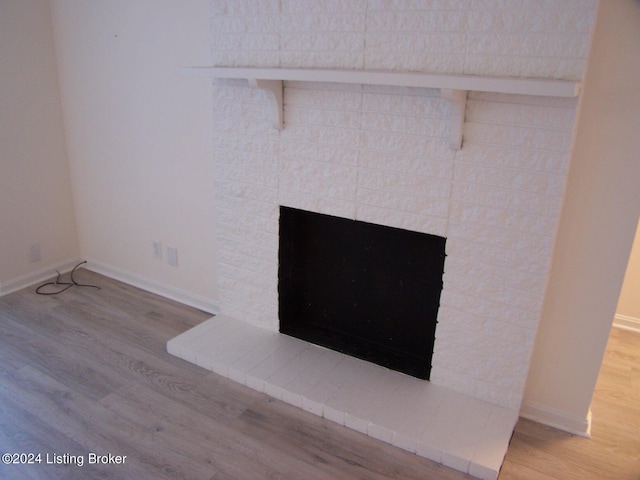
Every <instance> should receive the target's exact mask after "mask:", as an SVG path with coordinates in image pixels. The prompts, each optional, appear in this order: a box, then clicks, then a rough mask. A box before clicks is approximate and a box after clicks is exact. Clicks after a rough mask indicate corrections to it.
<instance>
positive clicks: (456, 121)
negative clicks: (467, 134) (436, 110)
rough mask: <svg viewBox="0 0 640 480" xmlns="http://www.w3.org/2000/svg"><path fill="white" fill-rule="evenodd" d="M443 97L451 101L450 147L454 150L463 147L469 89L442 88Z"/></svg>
mask: <svg viewBox="0 0 640 480" xmlns="http://www.w3.org/2000/svg"><path fill="white" fill-rule="evenodd" d="M440 95H442V98H444V99H446V100H448V101H449V147H450V148H452V149H454V150H460V149H461V148H462V129H463V127H464V116H465V111H466V109H467V90H450V89H446V88H443V89H441V90H440Z"/></svg>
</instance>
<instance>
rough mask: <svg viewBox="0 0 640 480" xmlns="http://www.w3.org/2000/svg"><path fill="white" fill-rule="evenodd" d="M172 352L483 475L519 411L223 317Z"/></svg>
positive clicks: (500, 455) (491, 471) (500, 453)
mask: <svg viewBox="0 0 640 480" xmlns="http://www.w3.org/2000/svg"><path fill="white" fill-rule="evenodd" d="M167 351H168V352H169V353H171V354H172V355H175V356H177V357H179V358H182V359H184V360H187V361H189V362H191V363H195V364H197V365H199V366H201V367H203V368H206V369H208V370H210V371H213V372H215V373H217V374H219V375H222V376H224V377H227V378H230V379H231V380H234V381H236V382H238V383H241V384H243V385H246V386H248V387H250V388H252V389H254V390H257V391H260V392H264V393H267V394H268V395H270V396H272V397H275V398H278V399H280V400H283V401H285V402H287V403H290V404H292V405H295V406H297V407H299V408H303V409H304V410H307V411H309V412H311V413H314V414H316V415H319V416H322V417H324V418H327V419H328V420H331V421H334V422H336V423H339V424H341V425H345V426H346V427H349V428H352V429H354V430H357V431H359V432H361V433H364V434H367V435H369V436H371V437H374V438H376V439H378V440H381V441H384V442H387V443H390V444H393V445H395V446H397V447H399V448H402V449H404V450H408V451H410V452H413V453H416V454H418V455H420V456H423V457H426V458H429V459H431V460H434V461H436V462H439V463H442V464H444V465H446V466H448V467H451V468H454V469H456V470H460V471H463V472H466V473H469V474H470V475H472V476H475V477H478V478H482V479H492V480H493V479H495V478H497V476H498V472H499V470H500V466H501V465H502V461H503V459H504V455H505V453H506V451H507V447H508V444H509V440H510V438H511V435H512V432H513V429H514V427H515V423H516V421H517V420H518V412H516V411H513V410H510V409H507V408H504V407H500V406H497V405H493V404H490V403H488V402H484V401H482V400H478V399H475V398H472V397H469V396H466V395H462V394H460V393H457V392H453V391H451V390H449V389H447V388H444V387H441V386H438V385H435V384H433V383H430V382H426V381H424V380H418V379H415V378H413V377H409V376H407V375H404V374H401V373H398V372H395V371H392V370H388V369H386V368H383V367H380V366H378V365H374V364H371V363H367V362H364V361H361V360H358V359H356V358H353V357H349V356H346V355H343V354H341V353H338V352H334V351H332V350H328V349H325V348H322V347H318V346H316V345H312V344H309V343H307V342H304V341H301V340H298V339H295V338H292V337H288V336H286V335H282V334H279V333H275V332H271V331H268V330H264V329H261V328H258V327H255V326H253V325H250V324H248V323H245V322H241V321H238V320H235V319H232V318H230V317H226V316H224V315H219V316H216V317H213V318H211V319H209V320H207V321H205V322H204V323H202V324H200V325H198V326H196V327H194V328H192V329H190V330H188V331H186V332H184V333H183V334H181V335H178V336H177V337H175V338H173V339H172V340H169V342H167Z"/></svg>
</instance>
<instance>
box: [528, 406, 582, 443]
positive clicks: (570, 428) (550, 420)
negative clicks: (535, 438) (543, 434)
mask: <svg viewBox="0 0 640 480" xmlns="http://www.w3.org/2000/svg"><path fill="white" fill-rule="evenodd" d="M520 416H521V417H522V418H526V419H527V420H533V421H534V422H538V423H542V424H544V425H548V426H550V427H553V428H557V429H559V430H563V431H565V432H568V433H572V434H574V435H579V436H581V437H586V438H591V410H589V412H588V413H587V417H586V418H582V417H575V416H572V415H567V414H566V413H563V412H559V411H557V410H554V409H552V408H547V407H543V406H540V405H533V404H523V405H522V408H521V409H520Z"/></svg>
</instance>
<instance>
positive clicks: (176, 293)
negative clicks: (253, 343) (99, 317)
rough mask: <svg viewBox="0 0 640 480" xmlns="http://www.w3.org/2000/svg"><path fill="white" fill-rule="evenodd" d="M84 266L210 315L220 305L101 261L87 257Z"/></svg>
mask: <svg viewBox="0 0 640 480" xmlns="http://www.w3.org/2000/svg"><path fill="white" fill-rule="evenodd" d="M84 268H86V269H87V270H91V271H92V272H96V273H99V274H101V275H104V276H106V277H109V278H113V279H114V280H118V281H120V282H124V283H127V284H129V285H132V286H134V287H137V288H140V289H142V290H146V291H147V292H151V293H155V294H156V295H160V296H161V297H165V298H168V299H170V300H175V301H176V302H180V303H182V304H184V305H189V306H190V307H194V308H197V309H198V310H202V311H204V312H207V313H210V314H212V315H217V314H219V313H220V307H219V305H218V304H217V302H215V301H213V300H211V299H209V298H205V297H202V296H199V295H195V294H193V293H191V292H187V291H186V290H181V289H179V288H175V287H172V286H170V285H166V284H164V283H161V282H158V281H156V280H152V279H150V278H147V277H143V276H142V275H137V274H135V273H132V272H129V271H127V270H124V269H121V268H118V267H114V266H111V265H108V264H106V263H103V262H99V261H96V260H90V259H88V260H87V263H86V264H85V265H84Z"/></svg>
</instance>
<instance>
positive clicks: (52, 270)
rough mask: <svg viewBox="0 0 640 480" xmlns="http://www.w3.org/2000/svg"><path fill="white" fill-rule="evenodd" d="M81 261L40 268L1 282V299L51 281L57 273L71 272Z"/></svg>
mask: <svg viewBox="0 0 640 480" xmlns="http://www.w3.org/2000/svg"><path fill="white" fill-rule="evenodd" d="M81 261H82V260H81V259H79V258H70V259H68V260H64V261H62V262H58V263H54V264H53V265H49V266H47V267H44V268H40V269H38V270H36V271H34V272H29V273H26V274H24V275H21V276H19V277H16V278H13V279H11V280H7V281H4V282H0V297H1V296H4V295H8V294H10V293H13V292H17V291H18V290H22V289H23V288H27V287H31V286H33V285H36V284H38V283H42V282H45V281H47V280H50V279H52V278H54V277H55V276H56V272H60V273H67V272H70V271H71V270H73V267H75V266H76V265H78V264H79V263H80V262H81Z"/></svg>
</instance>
